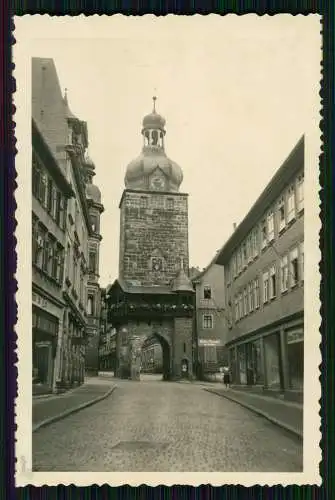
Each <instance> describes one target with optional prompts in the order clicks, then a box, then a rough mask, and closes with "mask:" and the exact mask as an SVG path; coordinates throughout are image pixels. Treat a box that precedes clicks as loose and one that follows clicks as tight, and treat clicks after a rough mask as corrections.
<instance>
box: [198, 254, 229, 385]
mask: <svg viewBox="0 0 335 500" xmlns="http://www.w3.org/2000/svg"><path fill="white" fill-rule="evenodd" d="M192 282H193V285H194V288H195V297H196V313H195V318H194V319H195V325H194V326H195V331H196V338H197V366H198V376H199V377H200V378H201V375H202V374H206V373H214V372H217V371H219V368H220V367H221V366H224V365H225V364H227V362H228V352H227V349H226V347H225V344H226V342H227V333H228V323H227V318H226V310H225V285H224V268H223V267H222V266H219V265H218V264H216V263H215V262H213V261H212V262H210V264H209V265H208V266H207V267H206V268H205V269H204V270H203V271H201V272H199V273H198V275H197V276H195V277H194V278H193V279H192Z"/></svg>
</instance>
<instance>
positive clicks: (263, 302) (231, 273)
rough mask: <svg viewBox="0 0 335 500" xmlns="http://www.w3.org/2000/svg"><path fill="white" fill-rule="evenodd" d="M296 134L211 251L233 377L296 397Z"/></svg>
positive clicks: (299, 346) (299, 372)
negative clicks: (222, 289) (220, 275)
mask: <svg viewBox="0 0 335 500" xmlns="http://www.w3.org/2000/svg"><path fill="white" fill-rule="evenodd" d="M303 186H304V138H302V139H301V140H300V141H299V142H298V144H297V146H296V147H295V148H294V150H293V151H292V152H291V154H290V155H289V157H288V158H287V159H286V161H285V162H284V164H283V165H282V166H281V168H280V169H279V170H278V171H277V173H276V174H275V176H274V177H273V179H272V180H271V181H270V183H269V184H268V186H267V187H266V188H265V190H264V191H263V193H262V194H261V195H260V197H259V198H258V200H257V201H256V202H255V204H254V206H253V207H252V208H251V210H250V211H249V212H248V214H247V215H246V217H245V218H244V220H243V221H242V222H241V224H240V225H239V226H238V227H237V228H236V230H235V231H234V233H233V234H232V236H231V237H230V239H229V240H228V241H227V243H226V244H225V245H224V246H223V248H222V249H221V251H220V252H219V253H218V255H217V259H216V263H217V264H219V265H223V266H224V272H225V286H226V293H225V295H226V304H227V313H228V318H229V333H228V343H227V347H228V348H229V354H230V366H231V369H232V374H233V383H234V384H238V385H242V386H243V385H248V386H256V385H258V386H261V387H263V388H265V389H270V390H277V391H281V392H282V391H284V392H285V393H286V394H287V397H290V395H291V396H292V397H297V398H299V397H301V394H302V391H303V374H304V191H303Z"/></svg>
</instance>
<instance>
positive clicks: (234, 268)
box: [233, 254, 237, 278]
mask: <svg viewBox="0 0 335 500" xmlns="http://www.w3.org/2000/svg"><path fill="white" fill-rule="evenodd" d="M233 276H234V278H236V276H237V255H236V254H234V255H233Z"/></svg>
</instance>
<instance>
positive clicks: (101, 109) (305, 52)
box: [31, 15, 320, 286]
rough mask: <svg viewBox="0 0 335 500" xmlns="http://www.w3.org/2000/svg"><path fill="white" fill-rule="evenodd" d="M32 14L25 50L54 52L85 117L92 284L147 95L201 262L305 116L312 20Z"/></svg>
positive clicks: (104, 268)
mask: <svg viewBox="0 0 335 500" xmlns="http://www.w3.org/2000/svg"><path fill="white" fill-rule="evenodd" d="M41 17H43V18H45V19H44V20H43V29H41V26H39V29H38V30H36V37H38V38H36V39H35V40H34V41H33V43H32V45H31V47H32V48H31V55H32V56H34V57H50V58H53V59H54V61H55V65H56V69H57V73H58V77H59V81H60V84H61V87H62V89H63V90H64V89H65V88H67V89H68V91H67V92H68V101H69V105H70V108H71V110H72V112H73V113H74V114H75V115H76V116H77V117H78V118H79V119H81V120H84V121H86V122H87V125H88V134H89V155H90V156H91V158H92V159H93V161H94V163H95V165H96V177H95V183H96V184H97V185H99V187H100V189H101V192H102V202H103V204H104V207H105V212H104V213H103V215H102V219H101V233H102V236H103V240H102V243H101V252H100V283H101V285H102V286H105V285H107V284H108V283H110V282H112V281H114V279H116V278H117V274H118V252H119V208H118V206H119V202H120V198H121V195H122V191H123V189H124V175H125V172H126V167H127V164H128V163H129V162H130V161H131V160H133V159H134V158H135V157H136V156H138V155H139V154H140V151H141V147H142V136H141V122H142V119H143V116H144V115H145V114H147V113H150V112H151V110H152V96H153V95H157V103H156V108H157V111H158V112H159V113H160V114H162V115H163V116H164V117H165V119H166V137H165V150H166V153H167V155H168V156H169V157H170V158H171V159H172V160H174V161H176V162H177V163H178V164H179V165H180V166H181V168H182V169H183V173H184V181H183V183H182V184H181V187H180V191H182V192H186V193H189V252H190V266H198V267H200V268H203V267H205V266H206V265H207V264H208V263H209V262H210V260H211V259H212V258H213V256H214V255H215V253H216V251H217V250H218V249H219V248H220V247H221V246H222V245H223V244H224V243H225V242H226V241H227V239H228V238H229V237H230V235H231V234H232V231H233V224H234V223H237V224H239V223H240V222H241V221H242V219H243V218H244V216H245V215H246V213H247V212H248V210H249V209H250V208H251V206H252V205H253V203H254V201H255V200H256V199H257V197H258V196H259V195H260V194H261V192H262V190H263V189H264V188H265V186H266V185H267V183H268V182H269V181H270V179H271V178H272V176H273V175H274V174H275V172H276V170H277V169H278V168H279V167H280V166H281V164H282V163H283V161H284V160H285V158H286V157H287V156H288V155H289V153H290V152H291V150H292V149H293V147H294V146H295V144H296V143H297V142H298V140H299V138H300V137H301V136H302V134H304V132H305V130H306V127H308V126H309V124H310V122H311V120H312V117H313V116H314V115H313V111H314V109H313V106H314V105H315V96H316V93H317V92H318V91H319V82H318V80H319V74H320V19H319V18H318V17H317V16H291V15H276V16H262V17H260V16H256V15H250V16H249V15H248V16H235V15H231V16H225V17H220V16H191V17H183V16H180V17H178V18H176V16H167V17H165V18H164V17H163V18H153V17H151V16H144V17H139V18H131V17H123V16H113V17H111V18H108V17H106V16H105V17H104V18H101V20H99V17H98V16H95V19H93V18H91V19H88V18H85V17H84V18H83V17H81V18H80V19H79V18H78V19H76V18H71V19H69V20H68V22H69V24H66V23H64V22H63V21H62V19H63V18H48V17H47V16H41ZM72 19H73V21H72Z"/></svg>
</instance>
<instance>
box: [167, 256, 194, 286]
mask: <svg viewBox="0 0 335 500" xmlns="http://www.w3.org/2000/svg"><path fill="white" fill-rule="evenodd" d="M171 290H172V291H173V292H194V288H193V285H192V282H191V280H190V279H189V277H188V276H187V274H186V273H185V271H184V265H183V259H181V265H180V269H179V271H178V274H177V276H176V277H175V278H174V280H173V281H172V283H171Z"/></svg>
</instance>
